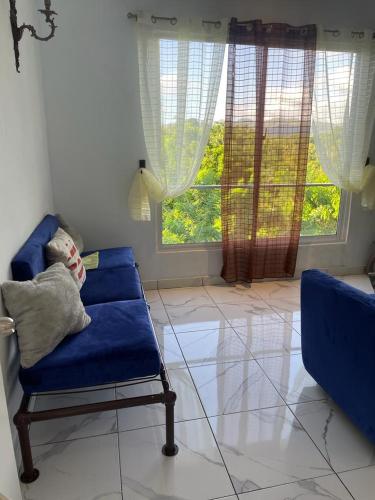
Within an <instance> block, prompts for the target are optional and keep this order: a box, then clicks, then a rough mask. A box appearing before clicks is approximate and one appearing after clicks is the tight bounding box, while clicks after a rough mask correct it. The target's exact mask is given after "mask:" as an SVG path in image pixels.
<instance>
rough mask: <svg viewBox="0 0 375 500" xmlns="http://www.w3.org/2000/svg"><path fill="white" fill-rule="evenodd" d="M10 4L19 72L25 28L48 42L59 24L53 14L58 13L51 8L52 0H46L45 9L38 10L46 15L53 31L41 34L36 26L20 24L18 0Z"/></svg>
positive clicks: (37, 37) (12, 0) (10, 0)
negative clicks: (44, 34)
mask: <svg viewBox="0 0 375 500" xmlns="http://www.w3.org/2000/svg"><path fill="white" fill-rule="evenodd" d="M9 4H10V24H11V26H12V34H13V41H14V56H15V59H16V69H17V72H18V73H19V72H20V51H19V42H20V41H21V38H22V36H23V32H24V31H25V30H29V31H30V35H31V36H32V37H33V38H36V39H37V40H41V41H42V42H47V41H48V40H50V39H51V38H53V37H54V36H55V31H56V28H57V26H56V25H55V19H54V17H53V16H56V15H57V13H56V12H54V11H53V10H51V0H44V6H45V9H40V10H39V11H38V12H40V13H41V14H43V15H44V16H45V18H46V19H45V21H46V23H47V24H49V26H50V28H51V32H50V34H49V35H47V36H44V37H43V36H39V35H38V34H37V32H36V29H35V28H34V26H31V25H30V24H25V23H23V24H22V25H21V26H18V20H17V8H16V0H9Z"/></svg>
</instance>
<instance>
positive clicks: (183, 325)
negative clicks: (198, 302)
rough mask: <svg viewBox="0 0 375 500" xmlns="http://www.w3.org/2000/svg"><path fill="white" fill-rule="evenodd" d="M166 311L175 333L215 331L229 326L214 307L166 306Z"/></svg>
mask: <svg viewBox="0 0 375 500" xmlns="http://www.w3.org/2000/svg"><path fill="white" fill-rule="evenodd" d="M166 310H167V313H168V316H169V318H170V321H171V323H172V326H173V329H174V331H175V333H181V332H194V331H199V330H216V329H218V328H225V327H226V326H229V324H228V322H227V321H226V319H225V318H224V316H223V314H222V313H221V312H220V310H219V309H218V308H217V307H216V306H215V305H205V306H193V307H183V306H167V307H166Z"/></svg>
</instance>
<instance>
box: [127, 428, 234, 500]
mask: <svg viewBox="0 0 375 500" xmlns="http://www.w3.org/2000/svg"><path fill="white" fill-rule="evenodd" d="M175 431H176V442H177V444H178V446H179V453H178V455H177V456H176V457H165V456H164V455H162V454H161V447H162V446H163V444H164V428H163V427H150V428H148V429H141V430H136V431H128V432H122V433H120V456H121V470H122V484H123V493H124V498H125V499H126V500H139V499H152V500H154V499H166V500H167V499H168V500H172V499H176V500H180V499H183V500H208V499H214V498H220V497H223V496H229V495H233V493H234V491H233V487H232V484H231V482H230V479H229V476H228V473H227V471H226V469H225V466H224V463H223V461H222V458H221V456H220V453H219V451H218V449H217V446H216V443H215V440H214V438H213V435H212V432H211V429H210V426H209V425H208V422H207V421H206V420H193V421H190V422H180V423H178V424H176V428H175Z"/></svg>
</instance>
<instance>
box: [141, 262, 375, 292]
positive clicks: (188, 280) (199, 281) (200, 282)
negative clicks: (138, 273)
mask: <svg viewBox="0 0 375 500" xmlns="http://www.w3.org/2000/svg"><path fill="white" fill-rule="evenodd" d="M319 269H320V270H321V271H324V272H325V273H327V274H330V275H332V276H349V275H353V274H364V273H365V269H364V267H362V266H355V267H344V266H331V267H327V268H319ZM303 271H305V269H296V272H295V274H294V277H293V278H290V279H288V278H280V279H276V278H267V279H264V280H254V283H258V282H260V283H262V282H266V281H293V280H296V279H299V278H300V277H301V274H302V272H303ZM142 284H143V287H144V289H145V290H161V289H163V288H184V287H195V286H207V285H225V281H224V280H223V278H221V276H193V277H188V276H186V277H181V278H171V279H161V280H151V281H143V282H142Z"/></svg>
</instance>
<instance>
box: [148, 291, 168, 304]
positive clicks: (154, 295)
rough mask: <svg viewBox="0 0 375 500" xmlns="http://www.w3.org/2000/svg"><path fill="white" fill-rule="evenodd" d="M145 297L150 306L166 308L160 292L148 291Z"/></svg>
mask: <svg viewBox="0 0 375 500" xmlns="http://www.w3.org/2000/svg"><path fill="white" fill-rule="evenodd" d="M145 296H146V300H147V302H148V304H149V305H150V306H151V307H152V308H156V307H163V306H164V304H163V301H162V300H161V297H160V294H159V291H158V290H146V291H145Z"/></svg>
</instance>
